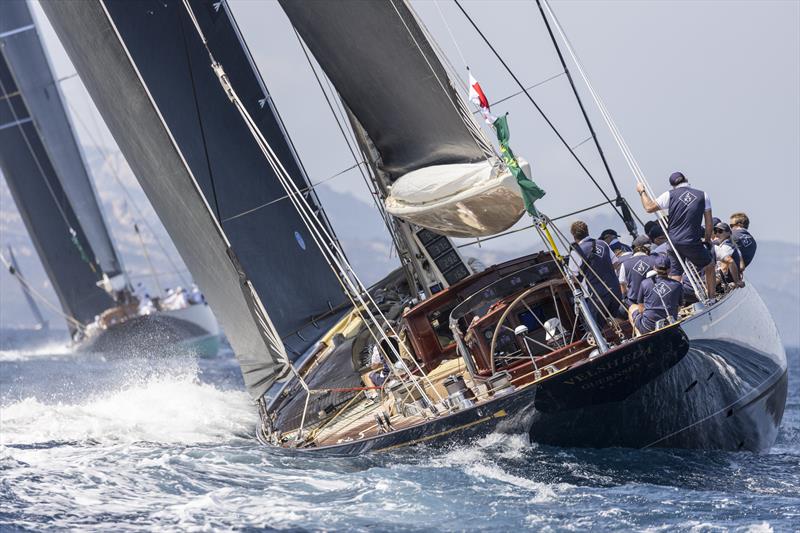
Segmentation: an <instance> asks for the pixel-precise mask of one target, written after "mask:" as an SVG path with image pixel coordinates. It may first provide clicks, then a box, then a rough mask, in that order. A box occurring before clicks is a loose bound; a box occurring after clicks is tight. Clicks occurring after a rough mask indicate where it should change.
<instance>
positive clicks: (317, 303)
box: [43, 0, 345, 397]
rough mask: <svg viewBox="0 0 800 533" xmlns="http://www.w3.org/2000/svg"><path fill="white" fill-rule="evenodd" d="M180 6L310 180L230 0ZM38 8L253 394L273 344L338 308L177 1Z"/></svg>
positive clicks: (309, 332)
mask: <svg viewBox="0 0 800 533" xmlns="http://www.w3.org/2000/svg"><path fill="white" fill-rule="evenodd" d="M191 5H192V9H193V12H194V14H195V15H196V17H197V22H198V24H199V25H200V26H201V28H202V30H203V33H204V34H205V35H206V37H207V39H208V42H209V47H210V48H211V49H212V50H213V53H214V55H215V57H216V58H217V59H218V60H219V61H220V63H221V64H222V65H223V66H224V68H225V71H226V73H227V75H228V77H229V78H230V81H231V84H232V86H233V87H235V88H236V91H237V92H238V94H239V96H240V97H241V99H242V100H243V101H244V102H245V106H246V107H247V108H248V111H249V112H250V113H251V115H252V116H253V117H254V119H255V120H256V122H257V123H258V126H259V128H260V129H261V131H262V132H263V133H264V135H265V136H266V137H267V138H268V139H269V142H270V143H271V145H272V147H273V149H275V151H276V152H277V154H278V157H279V158H280V159H281V161H282V163H283V165H284V166H285V167H286V169H287V170H288V171H289V174H290V175H291V176H292V178H293V179H294V180H295V181H296V183H297V184H298V187H300V188H301V189H306V188H308V186H309V185H308V182H307V180H306V177H305V175H304V173H303V172H302V170H301V168H300V166H299V162H298V161H297V160H296V158H295V155H294V153H293V150H292V148H291V145H290V144H289V142H288V139H287V137H286V135H285V131H284V129H283V126H282V124H281V121H280V118H279V117H278V116H277V114H276V112H275V111H274V109H273V107H272V103H271V101H270V96H269V94H268V93H267V92H266V89H265V87H264V85H263V83H262V81H261V78H260V76H259V74H258V72H257V71H256V69H255V67H254V65H253V63H252V61H251V59H250V56H249V54H248V53H247V50H246V47H245V44H244V42H243V41H242V39H241V36H240V34H239V31H238V28H237V27H236V25H235V22H234V20H233V18H232V17H231V15H230V13H229V11H228V8H227V6H226V5H225V3H224V2H219V1H211V0H195V1H192V2H191ZM43 7H44V10H45V12H46V13H47V15H48V17H49V18H50V20H51V21H52V23H53V26H54V28H55V29H56V32H57V33H58V35H59V38H60V39H61V41H62V43H63V44H64V45H65V47H66V49H67V52H68V53H69V55H70V57H71V58H72V61H73V63H74V64H75V67H76V69H77V70H78V72H79V73H80V75H81V77H82V79H83V80H84V83H85V84H86V86H87V88H88V89H89V92H90V94H91V95H92V98H93V99H94V101H95V104H96V105H97V108H98V109H99V110H100V112H101V114H102V115H103V117H104V119H105V120H106V123H107V124H108V126H109V129H110V130H111V132H112V134H113V135H114V137H115V139H116V140H117V143H118V144H119V146H120V148H121V149H122V152H123V154H124V155H125V157H126V158H127V160H128V161H129V163H130V165H131V167H132V168H133V170H134V173H135V174H136V176H137V178H138V179H139V181H140V183H141V184H142V187H143V188H144V190H145V192H146V193H147V195H148V197H149V198H150V201H151V203H152V204H153V207H154V208H155V209H156V211H157V212H158V214H159V216H160V218H161V220H162V222H163V223H164V226H165V227H166V229H167V231H168V232H169V233H170V236H171V237H172V239H173V241H174V242H175V244H176V246H177V247H178V250H179V252H180V253H181V256H182V257H183V259H184V262H185V263H186V265H187V266H188V267H189V270H190V271H191V272H192V275H193V276H194V278H195V280H196V281H197V283H198V284H199V285H200V287H201V288H202V289H203V292H204V293H205V295H206V297H207V299H208V301H209V303H210V304H211V306H212V308H213V309H214V312H215V314H216V315H217V317H218V318H219V319H220V322H221V323H222V326H223V329H224V330H225V333H226V335H227V337H228V339H229V340H230V342H231V344H232V346H233V348H234V351H235V352H236V355H237V357H238V358H239V361H240V365H241V366H242V371H243V374H244V378H245V384H246V385H247V387H248V390H249V391H250V393H251V395H252V396H253V397H260V396H261V395H262V394H263V392H264V391H265V390H266V389H267V388H268V387H269V385H270V383H271V382H272V381H273V380H274V378H275V377H276V375H277V374H278V373H279V372H281V371H282V370H283V364H282V356H283V349H284V348H283V346H281V341H282V343H283V345H284V346H285V347H286V352H288V356H289V357H295V356H298V355H299V354H300V353H302V352H303V351H305V350H306V349H308V348H309V347H310V346H312V345H313V344H314V342H315V340H316V339H317V338H318V337H320V336H321V335H322V333H323V332H324V331H325V329H326V328H327V327H329V326H330V324H331V323H332V321H333V320H335V318H336V317H337V316H338V313H336V310H338V309H340V308H341V306H342V304H343V302H344V300H345V296H344V294H343V292H342V291H341V289H340V285H339V283H338V280H337V278H336V277H335V275H334V274H333V272H332V271H331V270H330V268H329V267H328V265H327V263H326V262H325V260H324V257H323V256H322V254H321V253H320V252H319V251H318V249H317V247H316V246H315V244H314V241H313V240H312V238H311V236H310V235H309V233H308V231H307V229H306V228H305V226H304V224H303V222H302V220H301V219H300V217H299V215H298V214H297V212H296V211H295V210H294V208H293V206H292V205H291V203H290V201H289V200H288V199H286V198H285V193H284V191H283V189H282V188H281V186H280V184H279V183H278V181H277V180H276V178H275V175H274V174H273V172H272V170H271V169H270V167H269V166H268V164H267V162H266V160H265V159H264V157H263V155H262V153H261V152H260V150H259V148H258V147H257V145H256V144H255V142H254V140H253V139H252V137H251V135H250V133H249V132H248V130H247V128H246V126H245V124H244V123H243V122H242V120H241V118H240V116H239V114H238V112H237V111H236V109H235V108H234V107H233V106H232V105H231V103H230V102H229V100H228V97H227V96H226V94H225V92H224V91H223V89H222V87H221V86H220V83H219V80H218V79H217V78H216V76H215V75H214V73H213V72H212V70H211V69H210V67H209V58H208V54H207V52H206V50H205V49H204V47H203V44H202V42H201V41H200V38H199V37H198V35H197V33H196V32H195V30H194V27H193V25H192V21H191V20H190V19H189V17H188V15H187V12H186V10H185V9H184V6H183V4H182V2H181V1H180V0H166V1H159V2H152V1H147V0H141V1H125V0H92V1H82V2H60V1H49V0H48V1H45V2H43ZM308 194H309V201H314V195H313V192H309V193H308ZM318 212H319V213H320V215H322V214H321V210H319V211H318ZM267 312H268V313H269V315H267Z"/></svg>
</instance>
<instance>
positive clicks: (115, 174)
mask: <svg viewBox="0 0 800 533" xmlns="http://www.w3.org/2000/svg"><path fill="white" fill-rule="evenodd" d="M65 101H66V103H67V108H68V109H69V110H70V112H71V113H72V116H73V117H74V118H75V120H76V121H77V122H78V124H79V125H80V126H81V127H82V128H83V131H84V133H86V135H87V137H89V140H90V141H91V142H92V144H93V145H94V147H95V148H96V149H97V151H99V152H100V156H101V157H102V158H103V161H105V162H108V163H109V169H110V170H111V175H112V176H113V177H114V181H116V182H117V185H119V188H120V189H121V190H122V192H123V194H124V195H125V198H126V199H127V201H128V202H129V203H130V205H132V206H133V209H134V210H135V211H136V214H137V215H138V218H139V220H140V221H142V222H143V223H144V225H145V226H147V229H148V230H149V231H150V235H152V236H153V239H154V240H155V241H156V244H157V245H158V247H159V248H160V249H161V252H162V253H163V254H164V257H166V258H167V261H168V262H169V264H170V266H171V267H172V270H173V272H175V273H176V274H177V275H178V277H179V278H180V279H181V283H183V284H184V285H188V280H187V279H186V278H185V277H184V275H183V274H182V272H187V270H186V269H180V268H178V265H176V264H175V261H174V260H173V259H172V254H170V253H169V252H168V251H167V248H166V246H164V243H163V242H162V241H161V239H160V238H159V237H158V233H156V230H155V228H153V226H152V225H151V224H150V221H149V220H148V219H147V217H145V216H144V212H143V211H142V209H141V208H140V207H139V204H137V203H136V200H135V199H134V198H133V195H132V194H131V192H130V191H129V190H128V188H127V187H126V186H125V183H124V182H123V181H122V178H121V177H120V175H119V169H118V168H117V166H116V165H115V164H114V163H113V161H112V159H111V155H110V154H108V152H106V150H105V148H104V147H103V144H102V143H101V142H99V139H98V137H97V136H95V134H94V133H93V132H92V129H91V128H90V127H89V125H88V124H86V122H84V120H83V118H82V117H81V115H80V114H79V113H78V110H77V109H75V106H74V105H73V104H72V102H70V100H68V99H65ZM89 117H90V118H91V119H92V123H93V124H94V127H95V130H94V131H95V132H99V130H100V127H99V126H98V125H97V122H96V121H95V120H94V115H93V114H91V113H90V114H89ZM98 135H99V134H98ZM126 275H127V276H128V277H129V278H133V277H141V276H137V275H131V274H130V273H126ZM159 290H160V288H159Z"/></svg>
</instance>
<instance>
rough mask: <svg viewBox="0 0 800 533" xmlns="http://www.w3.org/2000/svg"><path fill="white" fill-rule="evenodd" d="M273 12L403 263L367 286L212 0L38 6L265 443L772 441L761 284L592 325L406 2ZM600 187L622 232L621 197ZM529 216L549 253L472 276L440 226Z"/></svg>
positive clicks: (512, 171) (541, 220)
mask: <svg viewBox="0 0 800 533" xmlns="http://www.w3.org/2000/svg"><path fill="white" fill-rule="evenodd" d="M280 5H281V7H282V8H283V10H284V12H285V13H286V15H287V16H288V18H289V20H290V22H291V24H292V26H293V27H294V29H295V30H296V31H297V33H298V34H299V36H300V37H301V38H302V42H303V46H304V49H305V47H307V50H308V51H309V53H310V54H311V55H312V56H313V57H314V58H315V60H316V62H317V63H318V64H319V66H320V67H321V68H322V70H323V71H324V76H326V77H327V78H328V79H329V80H330V82H331V83H332V84H333V86H334V87H335V89H336V91H337V93H338V97H339V98H340V99H341V105H342V106H343V108H344V111H345V113H344V115H345V123H344V124H340V125H342V126H343V129H344V128H348V129H349V130H350V131H351V133H352V134H353V136H354V138H355V140H356V146H355V148H354V152H357V153H358V154H360V157H361V158H363V161H364V162H365V164H364V165H363V167H365V172H366V174H365V177H366V178H367V183H368V185H369V187H370V188H371V192H372V193H374V195H375V196H376V197H377V198H380V200H381V202H380V203H379V204H378V206H377V207H378V209H379V211H380V213H381V215H382V216H383V218H384V220H385V222H386V225H387V228H388V230H389V232H390V234H391V236H392V239H393V243H394V245H395V247H396V249H397V252H398V255H399V257H400V258H401V261H402V267H401V268H400V269H398V270H397V271H395V272H393V273H391V274H389V275H388V276H387V277H386V278H385V279H383V280H381V281H380V282H378V283H377V284H375V285H373V286H372V287H365V286H364V285H363V283H361V281H360V279H359V277H358V273H357V272H355V271H353V269H352V268H351V267H350V264H349V262H348V261H347V257H346V255H345V254H344V253H343V251H342V250H341V248H340V246H339V244H338V240H337V238H336V236H335V234H334V232H333V230H332V228H331V226H330V224H329V223H328V220H327V218H326V217H325V214H324V210H323V208H322V205H321V204H320V202H319V200H318V198H317V197H316V194H315V191H314V189H313V186H312V185H311V183H310V181H309V179H308V177H307V175H306V173H305V171H304V169H303V165H302V162H301V160H300V158H299V156H298V153H297V151H296V150H295V149H294V146H293V144H292V142H291V139H290V137H289V135H288V133H287V131H286V128H285V127H284V124H283V122H282V120H281V118H280V115H279V113H278V111H277V108H276V107H275V105H274V102H273V101H272V99H271V97H270V95H269V93H268V91H267V88H266V85H265V84H264V82H263V80H262V78H261V75H260V73H259V72H258V70H257V69H256V67H255V64H254V62H253V60H252V58H251V56H250V54H249V51H248V48H247V45H246V43H245V41H244V39H243V37H242V35H241V32H240V31H239V28H238V26H237V25H236V22H235V20H234V18H233V16H232V13H231V11H230V8H229V6H228V5H227V3H226V2H225V1H212V0H164V1H161V2H158V3H153V2H147V1H136V0H86V1H83V2H60V1H57V0H45V1H44V2H43V7H44V10H45V12H46V13H47V15H48V17H49V18H50V20H51V22H52V24H53V26H54V27H55V29H56V32H57V33H58V35H59V38H60V39H61V40H62V43H63V44H64V46H65V48H66V49H67V52H68V53H69V55H70V57H71V59H72V61H73V63H74V64H75V67H76V69H77V70H78V72H79V74H80V75H81V77H82V79H83V81H84V83H85V85H86V86H87V88H88V90H89V92H90V94H91V96H92V98H93V100H94V101H95V103H96V105H97V107H98V109H99V110H100V112H101V114H102V115H103V117H104V118H105V120H106V122H107V123H108V125H109V128H110V130H111V132H112V134H113V135H114V137H115V139H116V140H117V143H118V144H119V146H120V148H121V150H122V151H123V153H124V154H125V156H126V158H127V160H128V161H129V162H130V164H131V166H132V167H133V169H134V172H135V174H136V176H137V178H138V179H139V180H140V182H141V184H142V187H143V189H144V190H145V192H146V193H147V195H148V197H149V198H150V200H151V202H152V204H153V206H154V208H155V209H156V211H157V212H158V214H159V216H160V217H161V219H162V222H163V223H164V226H165V227H166V228H167V231H168V232H169V233H170V235H171V236H172V238H173V240H174V241H175V244H176V246H177V247H178V249H179V251H180V253H181V255H182V257H183V258H184V260H185V262H186V264H187V266H188V268H189V269H190V270H191V272H192V274H193V276H194V277H195V279H196V280H197V282H198V283H199V284H200V286H201V287H202V288H203V290H204V292H205V293H206V295H207V297H208V300H209V302H210V303H211V305H212V307H213V308H214V309H215V312H216V313H217V314H218V316H219V318H220V320H221V322H222V325H223V327H224V329H225V331H226V333H227V336H228V338H229V340H230V342H231V345H232V347H233V350H234V352H235V354H236V357H237V358H238V360H239V363H240V366H241V369H242V374H243V377H244V382H245V386H246V388H247V390H248V392H249V393H250V395H251V396H252V398H253V400H254V401H255V402H256V404H257V406H258V411H259V416H260V420H261V423H260V425H259V429H258V432H257V436H258V438H259V439H260V440H261V441H262V442H264V443H268V444H271V445H276V446H282V447H287V448H293V449H297V450H302V451H308V452H323V453H329V454H347V455H350V454H359V453H363V452H366V451H385V450H392V449H396V448H399V447H403V446H410V445H415V444H441V443H447V442H452V441H454V440H463V439H467V438H471V437H474V436H476V435H481V434H485V433H488V432H492V431H504V432H523V433H527V434H529V435H530V438H531V440H533V441H536V442H541V443H546V444H552V445H561V446H596V447H605V446H627V447H649V446H662V447H686V448H708V449H725V450H740V449H746V450H764V449H767V448H769V447H770V446H771V444H772V443H773V442H774V440H775V437H776V433H777V430H778V427H779V425H780V420H781V416H782V413H783V408H784V404H785V398H786V387H787V381H786V379H787V378H786V367H787V365H786V357H785V353H784V351H783V348H782V347H781V344H780V339H779V338H778V336H777V332H776V330H775V325H774V323H773V321H772V319H771V317H770V316H769V313H768V311H767V309H766V307H765V306H764V304H763V302H762V301H761V299H760V298H759V296H758V294H757V292H756V291H755V289H753V288H752V287H749V286H748V287H745V288H741V289H736V290H733V291H731V292H728V293H726V294H724V295H722V296H721V297H719V298H717V299H714V300H711V299H705V301H704V302H702V303H699V304H696V305H693V306H687V307H684V308H683V309H682V310H681V313H680V316H679V319H678V320H672V321H665V322H664V323H662V324H660V327H659V329H657V330H656V331H654V332H652V333H649V334H646V335H636V334H635V333H634V332H633V331H632V329H631V327H630V325H629V324H628V323H627V322H624V321H620V320H616V319H614V318H613V317H611V316H609V317H607V320H602V321H601V320H598V319H596V318H594V317H593V315H594V313H592V312H591V306H598V303H597V301H596V299H595V298H593V295H592V294H591V293H588V292H586V289H585V288H583V287H581V286H580V285H579V284H578V283H577V281H576V280H575V279H574V277H573V276H572V275H571V274H570V272H569V269H568V268H567V266H566V254H567V253H568V250H569V248H568V243H567V242H566V239H565V238H564V237H563V235H561V234H560V232H559V230H558V228H557V226H555V225H554V224H553V223H552V221H551V220H550V219H548V218H547V217H546V216H544V215H541V214H540V213H538V211H537V210H535V209H533V208H529V206H528V203H527V202H526V200H525V197H524V195H523V194H522V193H521V191H520V190H518V188H516V189H515V187H514V186H513V184H514V181H516V182H517V183H518V184H523V183H527V182H526V181H525V180H528V181H529V180H530V174H529V172H530V171H529V169H528V168H527V165H526V164H525V162H524V161H522V160H520V159H518V158H516V157H515V156H513V153H511V152H510V150H509V149H508V146H507V144H504V142H506V141H507V136H506V138H505V140H503V139H501V154H497V153H496V151H495V149H494V147H493V145H492V143H491V142H489V140H488V139H487V138H486V137H485V136H484V134H483V133H482V131H481V129H480V127H479V126H478V125H477V124H476V122H475V121H474V119H473V115H472V113H471V112H470V110H469V108H468V107H467V105H466V103H465V102H464V100H463V98H462V95H461V94H459V91H458V90H457V89H456V88H455V85H454V83H453V82H452V79H453V78H452V76H451V74H450V73H449V72H448V70H447V68H445V66H444V62H443V61H442V58H441V55H440V52H438V49H437V47H436V46H435V42H434V41H433V40H432V39H431V37H430V36H429V35H428V34H427V32H426V30H425V28H424V26H423V25H422V24H421V23H420V21H419V20H418V18H417V16H416V14H415V13H414V11H413V9H412V8H411V6H410V5H409V4H408V3H407V2H406V1H403V0H374V1H371V2H362V1H358V0H338V1H321V0H295V1H290V0H281V1H280ZM543 14H544V12H543ZM554 43H555V39H554ZM559 53H560V52H559ZM576 95H577V93H576ZM551 125H552V124H551ZM598 146H599V145H598ZM573 155H574V154H573ZM510 175H513V178H511V177H509V176H510ZM512 180H513V181H512ZM608 200H609V204H612V205H613V206H614V209H615V210H616V211H617V212H618V213H619V214H620V216H621V217H622V218H623V220H624V221H625V222H626V226H627V227H628V228H629V229H630V230H632V231H635V229H636V224H635V221H634V220H633V219H632V217H631V214H630V209H629V208H628V207H627V203H626V202H624V198H621V196H619V195H618V198H617V199H611V198H608ZM504 207H505V208H504ZM526 209H528V211H529V212H532V213H536V214H537V215H536V216H535V218H534V224H533V228H532V232H534V233H535V234H536V235H538V236H539V237H541V238H542V240H543V242H544V243H545V245H546V250H545V251H543V252H540V253H536V254H530V255H523V256H521V257H519V258H517V259H514V260H511V261H507V262H505V263H501V264H497V265H493V266H490V267H489V268H486V269H485V270H481V271H478V269H475V268H473V266H471V265H470V263H469V262H467V261H465V259H464V257H463V256H462V254H461V252H460V251H459V249H458V247H457V246H456V245H455V244H454V242H453V240H452V237H461V236H465V235H469V236H485V235H491V234H496V233H498V232H502V231H504V230H505V229H506V228H508V227H509V226H511V225H512V224H514V223H515V222H516V221H517V220H519V218H520V217H522V216H523V214H524V212H525V210H526ZM695 277H696V276H695ZM700 292H702V290H701V289H700V288H699V290H698V294H700ZM606 311H607V310H606Z"/></svg>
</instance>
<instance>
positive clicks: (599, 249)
mask: <svg viewBox="0 0 800 533" xmlns="http://www.w3.org/2000/svg"><path fill="white" fill-rule="evenodd" d="M605 253H606V251H605V248H603V247H602V246H599V245H598V246H595V247H594V255H596V256H597V257H603V256H604V255H605Z"/></svg>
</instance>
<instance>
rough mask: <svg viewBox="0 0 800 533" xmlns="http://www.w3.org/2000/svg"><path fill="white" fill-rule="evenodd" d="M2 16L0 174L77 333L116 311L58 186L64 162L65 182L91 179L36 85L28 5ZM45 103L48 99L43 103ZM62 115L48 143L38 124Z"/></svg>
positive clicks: (54, 100)
mask: <svg viewBox="0 0 800 533" xmlns="http://www.w3.org/2000/svg"><path fill="white" fill-rule="evenodd" d="M0 15H2V16H0V34H1V35H2V37H0V88H2V94H0V126H2V127H0V169H1V170H2V174H3V176H4V177H5V179H6V182H7V184H8V186H9V190H10V191H11V195H12V197H13V198H14V202H15V204H16V206H17V209H18V211H19V213H20V216H21V218H22V221H23V223H24V224H25V227H26V229H27V231H28V234H29V235H30V238H31V241H32V242H33V245H34V247H35V249H36V252H37V255H38V256H39V259H40V261H41V263H42V266H43V267H44V270H45V273H46V274H47V276H48V278H49V280H50V282H51V284H52V287H53V289H54V291H55V293H56V296H57V298H58V300H59V303H60V305H61V308H62V310H63V312H64V314H65V315H66V316H67V317H69V320H68V324H67V325H68V326H69V328H70V330H71V331H72V332H74V331H75V328H76V327H77V326H76V322H77V323H78V324H79V323H83V324H86V323H89V322H91V321H92V320H94V318H95V316H96V315H99V314H100V313H102V312H103V311H105V310H106V309H107V308H109V307H110V306H111V305H113V302H112V300H111V298H110V297H109V296H108V294H106V292H105V291H103V290H102V289H100V288H99V287H98V286H97V281H98V279H99V275H100V272H99V271H98V268H97V266H96V265H95V264H94V262H95V259H97V260H98V261H99V260H100V256H101V255H102V254H95V253H93V247H92V245H93V243H91V242H90V239H89V238H88V235H87V233H88V232H86V231H84V230H85V228H86V227H87V226H85V225H84V222H85V221H86V219H85V218H84V219H83V220H81V219H80V217H79V216H78V214H77V212H76V209H75V208H74V206H73V204H72V196H71V195H70V194H68V193H67V191H66V190H65V187H64V186H63V185H62V183H63V182H62V179H61V178H64V177H67V174H60V170H61V167H60V165H61V164H62V163H63V162H64V161H65V160H69V161H71V162H72V163H73V164H72V166H70V167H67V168H66V169H64V170H65V171H66V172H70V174H69V175H68V177H69V178H70V179H72V178H76V179H82V176H83V177H86V179H87V180H88V176H86V174H85V169H83V175H82V176H81V174H80V172H79V171H80V169H78V166H79V165H80V164H82V161H81V160H80V157H79V154H78V152H77V145H75V141H74V138H72V137H71V135H72V130H71V129H70V128H69V124H68V122H66V115H65V111H64V109H63V107H61V101H60V99H58V96H57V93H56V92H55V90H54V87H53V86H52V85H48V84H47V83H44V84H43V85H42V84H39V83H40V82H41V80H43V79H47V78H48V77H49V79H50V80H52V74H51V73H50V71H49V65H48V64H47V63H46V61H45V60H44V56H43V52H42V49H41V43H40V42H39V40H38V36H37V34H36V32H35V29H34V28H33V27H31V26H32V18H31V15H30V12H29V11H28V9H27V5H26V4H25V3H24V2H3V3H0ZM37 79H38V80H40V81H39V82H36V83H34V84H33V85H31V80H37ZM17 80H26V83H28V85H26V86H25V87H21V86H20V85H18V84H17ZM48 98H49V99H50V100H51V101H50V102H49V103H48V102H44V100H46V99H48ZM31 104H32V105H31ZM51 112H52V113H53V114H54V115H51V114H50V113H51ZM59 113H60V114H61V115H60V116H61V118H63V119H64V122H60V121H59V120H58V119H57V118H54V119H53V120H54V122H53V124H50V126H49V129H48V131H50V132H51V133H54V132H55V131H57V130H56V128H58V127H60V128H61V130H60V131H61V134H60V135H59V136H57V137H55V138H53V136H52V135H51V136H50V137H46V136H45V135H44V134H43V133H44V129H43V128H42V127H41V126H42V124H43V123H45V122H46V121H49V120H50V119H51V118H53V116H55V115H58V114H59ZM70 143H71V144H70ZM72 148H75V151H72ZM56 154H59V155H60V157H59V158H56ZM76 158H77V159H76ZM57 170H58V171H57ZM90 202H95V203H96V199H95V198H94V196H92V197H91V198H89V199H87V203H90ZM93 228H94V229H97V227H96V226H93ZM102 230H104V228H101V231H102ZM105 264H106V265H111V264H113V263H112V262H105ZM112 273H113V270H112Z"/></svg>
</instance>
